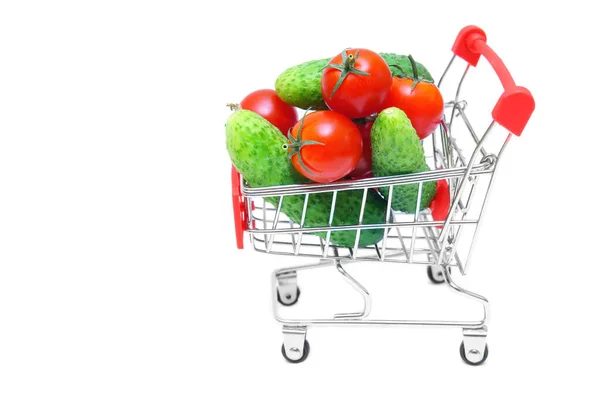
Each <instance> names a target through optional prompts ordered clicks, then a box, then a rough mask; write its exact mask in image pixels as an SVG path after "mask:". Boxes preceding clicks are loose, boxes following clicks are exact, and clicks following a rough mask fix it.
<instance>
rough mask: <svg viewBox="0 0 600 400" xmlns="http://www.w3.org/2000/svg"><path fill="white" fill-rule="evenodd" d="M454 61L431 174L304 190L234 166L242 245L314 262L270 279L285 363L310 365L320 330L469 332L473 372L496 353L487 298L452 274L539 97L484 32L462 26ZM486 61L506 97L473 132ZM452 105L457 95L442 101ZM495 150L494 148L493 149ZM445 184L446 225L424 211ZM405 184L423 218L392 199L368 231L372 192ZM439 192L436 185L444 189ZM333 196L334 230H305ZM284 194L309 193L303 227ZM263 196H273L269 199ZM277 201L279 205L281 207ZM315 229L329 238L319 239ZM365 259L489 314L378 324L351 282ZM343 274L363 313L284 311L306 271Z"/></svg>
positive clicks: (432, 144)
mask: <svg viewBox="0 0 600 400" xmlns="http://www.w3.org/2000/svg"><path fill="white" fill-rule="evenodd" d="M452 51H453V53H454V54H453V56H452V58H451V60H450V62H449V64H448V66H447V67H446V69H445V70H444V72H443V74H442V76H441V78H440V79H439V81H438V82H437V85H438V87H440V90H441V89H442V86H441V85H442V83H443V81H444V80H445V79H447V76H448V74H449V71H450V70H451V68H450V67H451V66H452V65H453V64H456V63H459V62H461V61H457V60H456V58H457V56H458V57H459V58H460V59H462V60H463V62H465V63H466V68H465V70H464V72H463V73H462V75H460V74H459V75H458V78H457V80H458V84H457V88H456V90H455V91H454V92H453V93H452V94H453V95H454V98H453V100H451V101H447V102H446V104H445V112H444V117H443V119H442V122H441V123H440V124H439V129H436V131H435V132H434V133H432V134H431V135H430V136H429V137H427V138H425V139H424V140H423V142H422V143H423V146H424V148H425V149H426V156H427V161H428V163H429V165H430V167H431V168H430V170H429V171H425V172H419V173H414V174H406V175H399V176H389V177H377V178H366V179H360V180H347V181H338V182H334V183H328V184H318V183H309V184H298V185H286V186H276V187H275V186H274V187H261V188H252V187H249V186H248V185H247V184H246V182H245V181H244V179H243V177H241V176H240V175H239V174H238V172H237V171H236V169H235V168H232V187H233V208H234V220H235V226H236V239H237V246H238V248H240V249H241V248H243V246H244V236H245V235H247V236H248V237H249V241H250V244H251V246H252V248H253V249H254V250H256V251H258V252H262V253H266V254H276V255H288V256H301V257H306V258H313V259H314V260H315V262H313V264H311V265H307V266H300V267H298V266H295V267H289V268H281V269H277V270H275V271H274V272H273V274H272V280H273V282H272V290H273V293H272V295H273V307H274V316H275V319H276V320H277V321H278V322H279V323H281V324H283V345H282V347H281V351H282V354H283V356H284V358H285V359H286V360H288V361H290V362H292V363H298V362H301V361H304V360H305V359H306V357H307V356H308V353H309V351H310V347H309V344H308V341H307V340H306V333H307V328H308V327H309V326H315V325H376V326H389V325H412V326H440V327H448V326H450V327H457V328H462V332H463V341H462V343H461V346H460V354H461V357H462V359H463V360H464V361H465V362H466V363H467V364H471V365H479V364H482V363H483V362H484V361H485V360H486V358H487V356H488V346H487V343H486V338H487V322H488V312H489V305H488V301H487V300H486V298H485V297H483V296H480V295H478V294H476V293H473V292H471V291H468V290H466V289H464V288H462V287H460V286H459V285H458V284H457V283H456V282H455V280H454V278H453V271H456V270H458V271H459V272H460V274H461V275H466V273H467V267H468V264H469V255H470V253H471V248H472V244H473V241H474V239H475V237H476V234H477V230H478V226H479V224H480V222H481V220H482V215H483V211H484V208H485V204H486V200H487V199H488V197H489V193H490V188H491V186H492V182H493V178H494V174H495V172H496V170H497V166H498V162H499V160H500V158H501V156H502V154H503V152H504V150H505V148H506V146H507V144H508V142H509V139H510V138H511V136H512V135H516V136H520V135H521V133H522V132H523V130H524V128H525V126H526V124H527V122H528V121H529V118H530V116H531V114H532V113H533V110H534V108H535V102H534V99H533V97H532V95H531V93H530V92H529V91H528V90H527V89H526V88H524V87H521V86H517V85H516V84H515V82H514V80H513V78H512V77H511V75H510V73H509V72H508V70H507V69H506V67H505V65H504V63H503V62H502V60H501V59H500V58H499V57H498V56H497V55H496V53H495V52H494V51H493V50H492V49H491V48H490V47H489V46H488V45H487V39H486V35H485V33H484V32H483V31H482V30H481V29H480V28H478V27H476V26H467V27H465V28H463V29H462V30H461V31H460V32H459V34H458V36H457V38H456V40H455V42H454V45H453V47H452ZM481 55H483V56H484V57H485V58H486V59H487V60H488V61H489V63H490V65H491V66H492V68H493V70H494V72H495V73H496V74H497V75H498V77H499V78H500V82H501V84H502V86H503V89H504V92H503V93H502V95H501V96H500V98H499V99H498V101H497V102H496V104H495V106H494V107H493V110H492V113H491V114H492V121H491V123H490V124H489V125H488V126H487V129H485V130H484V131H483V133H481V134H479V133H478V132H476V130H475V129H474V128H473V125H472V124H471V121H470V119H469V118H468V117H467V103H466V101H465V100H464V99H462V98H461V86H462V85H463V82H464V79H465V76H466V75H467V72H468V71H469V69H470V68H471V67H475V66H476V65H477V63H478V61H479V59H480V56H481ZM444 98H446V99H447V98H449V97H447V96H444ZM495 126H499V127H500V128H504V130H505V131H507V133H508V134H507V136H506V138H505V139H504V137H503V136H502V139H503V140H501V141H500V142H498V145H497V146H496V147H495V148H493V149H492V148H490V147H489V146H488V147H486V145H489V143H490V141H489V137H490V136H492V131H497V130H499V129H495V130H494V129H493V128H494V127H495ZM492 150H496V151H495V152H494V151H492ZM429 181H437V182H446V183H447V188H448V190H447V192H448V193H449V196H448V197H449V201H448V207H447V209H446V210H447V211H446V212H444V217H443V218H439V217H438V218H434V213H432V212H431V209H430V208H426V209H419V208H420V207H419V204H420V200H421V189H422V187H423V184H424V183H425V182H429ZM398 185H418V188H419V190H418V192H417V193H418V196H417V211H416V212H415V213H412V214H408V213H403V212H395V211H394V210H392V208H391V196H388V197H389V198H387V199H386V201H387V214H386V218H385V220H384V222H383V223H381V224H364V223H362V221H363V213H364V209H365V202H366V199H367V191H369V190H372V189H377V188H382V187H389V192H388V193H390V194H391V193H393V191H392V189H393V188H394V187H395V186H398ZM440 186H441V185H439V184H438V188H439V187H440ZM346 190H355V191H362V193H364V196H363V203H362V207H361V210H360V217H359V220H358V223H357V224H354V225H344V226H332V225H331V221H332V219H333V215H334V212H335V206H336V198H337V194H338V193H340V192H341V191H346ZM322 192H330V193H332V194H333V196H332V204H331V208H330V210H331V212H330V218H329V224H328V225H324V226H311V227H306V226H304V217H305V215H306V205H307V204H308V200H309V198H310V196H311V195H314V194H316V193H322ZM286 196H304V210H303V214H302V216H301V219H300V221H296V222H294V221H291V220H290V219H289V218H288V217H287V216H285V215H284V214H283V213H282V212H281V204H282V201H283V199H284V198H285V197H286ZM265 198H269V199H271V201H270V202H268V201H265ZM272 199H277V201H273V200H272ZM345 229H348V230H355V231H356V241H355V244H354V246H351V247H341V246H338V245H336V244H335V243H333V242H332V241H331V240H330V239H331V233H332V232H335V231H337V230H345ZM368 229H383V230H384V235H383V240H381V241H380V242H379V243H377V244H374V245H370V246H359V237H360V233H361V232H364V231H365V230H368ZM316 232H325V233H326V234H321V235H314V233H316ZM361 261H369V262H393V263H405V264H417V265H418V264H420V265H423V266H424V267H426V268H427V275H428V276H429V278H430V279H431V280H432V281H433V282H434V283H445V284H446V285H447V286H448V287H449V288H450V289H451V290H452V291H454V292H457V293H459V294H462V295H464V296H466V297H468V298H470V299H472V300H473V301H476V302H478V303H480V304H481V306H482V308H483V315H482V317H481V319H479V320H475V321H455V320H395V319H387V320H386V319H370V318H369V314H370V311H371V297H370V294H369V292H368V291H367V289H366V288H365V287H363V285H362V284H361V283H359V282H358V281H357V280H356V279H355V278H354V277H352V276H351V275H350V274H349V273H348V272H347V271H346V269H344V264H346V263H354V262H361ZM328 266H329V267H331V266H333V267H335V268H336V270H337V271H338V272H339V273H340V274H341V276H342V277H343V278H344V279H345V280H346V281H347V282H348V283H349V284H350V285H351V286H352V287H354V289H356V290H357V291H358V292H359V293H360V294H361V295H362V299H363V308H362V310H360V311H359V312H355V313H340V314H335V315H333V316H332V317H331V318H296V319H290V318H284V317H282V316H281V315H280V312H279V311H280V307H282V306H292V305H294V304H295V303H296V302H297V301H298V299H299V296H300V290H299V288H298V282H297V276H298V273H299V272H301V271H303V270H305V269H307V268H315V267H328Z"/></svg>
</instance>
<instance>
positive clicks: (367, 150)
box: [349, 121, 373, 179]
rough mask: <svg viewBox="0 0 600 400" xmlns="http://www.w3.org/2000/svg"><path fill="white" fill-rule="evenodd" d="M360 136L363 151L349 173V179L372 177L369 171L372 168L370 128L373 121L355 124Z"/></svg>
mask: <svg viewBox="0 0 600 400" xmlns="http://www.w3.org/2000/svg"><path fill="white" fill-rule="evenodd" d="M356 126H357V127H358V130H359V131H360V135H361V136H362V143H363V151H362V154H361V157H360V160H359V161H358V164H356V167H355V168H354V169H353V170H352V172H350V175H349V177H350V178H359V179H360V178H370V177H373V174H372V172H371V169H372V168H373V154H372V150H371V127H372V126H373V121H368V122H367V123H365V124H362V123H356Z"/></svg>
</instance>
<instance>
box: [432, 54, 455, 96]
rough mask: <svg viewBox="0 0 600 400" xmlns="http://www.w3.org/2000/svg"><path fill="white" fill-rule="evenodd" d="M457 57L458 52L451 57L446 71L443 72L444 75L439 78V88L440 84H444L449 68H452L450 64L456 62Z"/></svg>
mask: <svg viewBox="0 0 600 400" xmlns="http://www.w3.org/2000/svg"><path fill="white" fill-rule="evenodd" d="M455 58H456V54H452V58H450V62H448V65H447V66H446V69H445V70H444V72H443V73H442V76H441V77H440V79H439V80H438V83H437V87H438V88H439V87H440V86H442V82H443V80H444V77H445V76H446V74H447V73H448V70H449V69H450V66H452V63H453V62H454V59H455Z"/></svg>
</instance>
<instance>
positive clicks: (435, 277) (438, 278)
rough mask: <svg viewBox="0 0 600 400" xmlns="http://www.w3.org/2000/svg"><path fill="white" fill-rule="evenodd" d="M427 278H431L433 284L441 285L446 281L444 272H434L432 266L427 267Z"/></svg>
mask: <svg viewBox="0 0 600 400" xmlns="http://www.w3.org/2000/svg"><path fill="white" fill-rule="evenodd" d="M427 276H428V277H429V280H430V281H431V282H433V283H435V284H436V285H437V284H440V283H444V282H445V281H446V280H445V279H444V275H443V273H442V271H437V272H435V273H434V272H433V268H432V267H431V265H428V266H427Z"/></svg>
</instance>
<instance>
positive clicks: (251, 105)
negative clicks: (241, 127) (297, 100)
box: [240, 89, 298, 136]
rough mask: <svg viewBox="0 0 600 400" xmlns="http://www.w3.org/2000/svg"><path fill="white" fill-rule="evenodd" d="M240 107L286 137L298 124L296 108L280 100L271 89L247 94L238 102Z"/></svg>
mask: <svg viewBox="0 0 600 400" xmlns="http://www.w3.org/2000/svg"><path fill="white" fill-rule="evenodd" d="M240 107H241V108H242V109H243V110H250V111H254V112H255V113H257V114H258V115H260V116H262V117H263V118H264V119H266V120H267V121H269V122H270V123H271V124H273V125H275V126H276V127H277V128H278V129H279V130H280V131H281V133H283V134H284V135H286V136H287V133H288V131H289V130H290V129H291V128H292V127H293V126H294V125H295V124H296V122H298V112H297V111H296V108H294V107H293V106H291V105H289V104H287V103H285V102H284V101H283V100H281V98H280V97H279V96H278V95H277V92H275V90H273V89H259V90H256V91H254V92H252V93H249V94H248V95H247V96H246V97H244V99H242V101H241V102H240Z"/></svg>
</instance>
